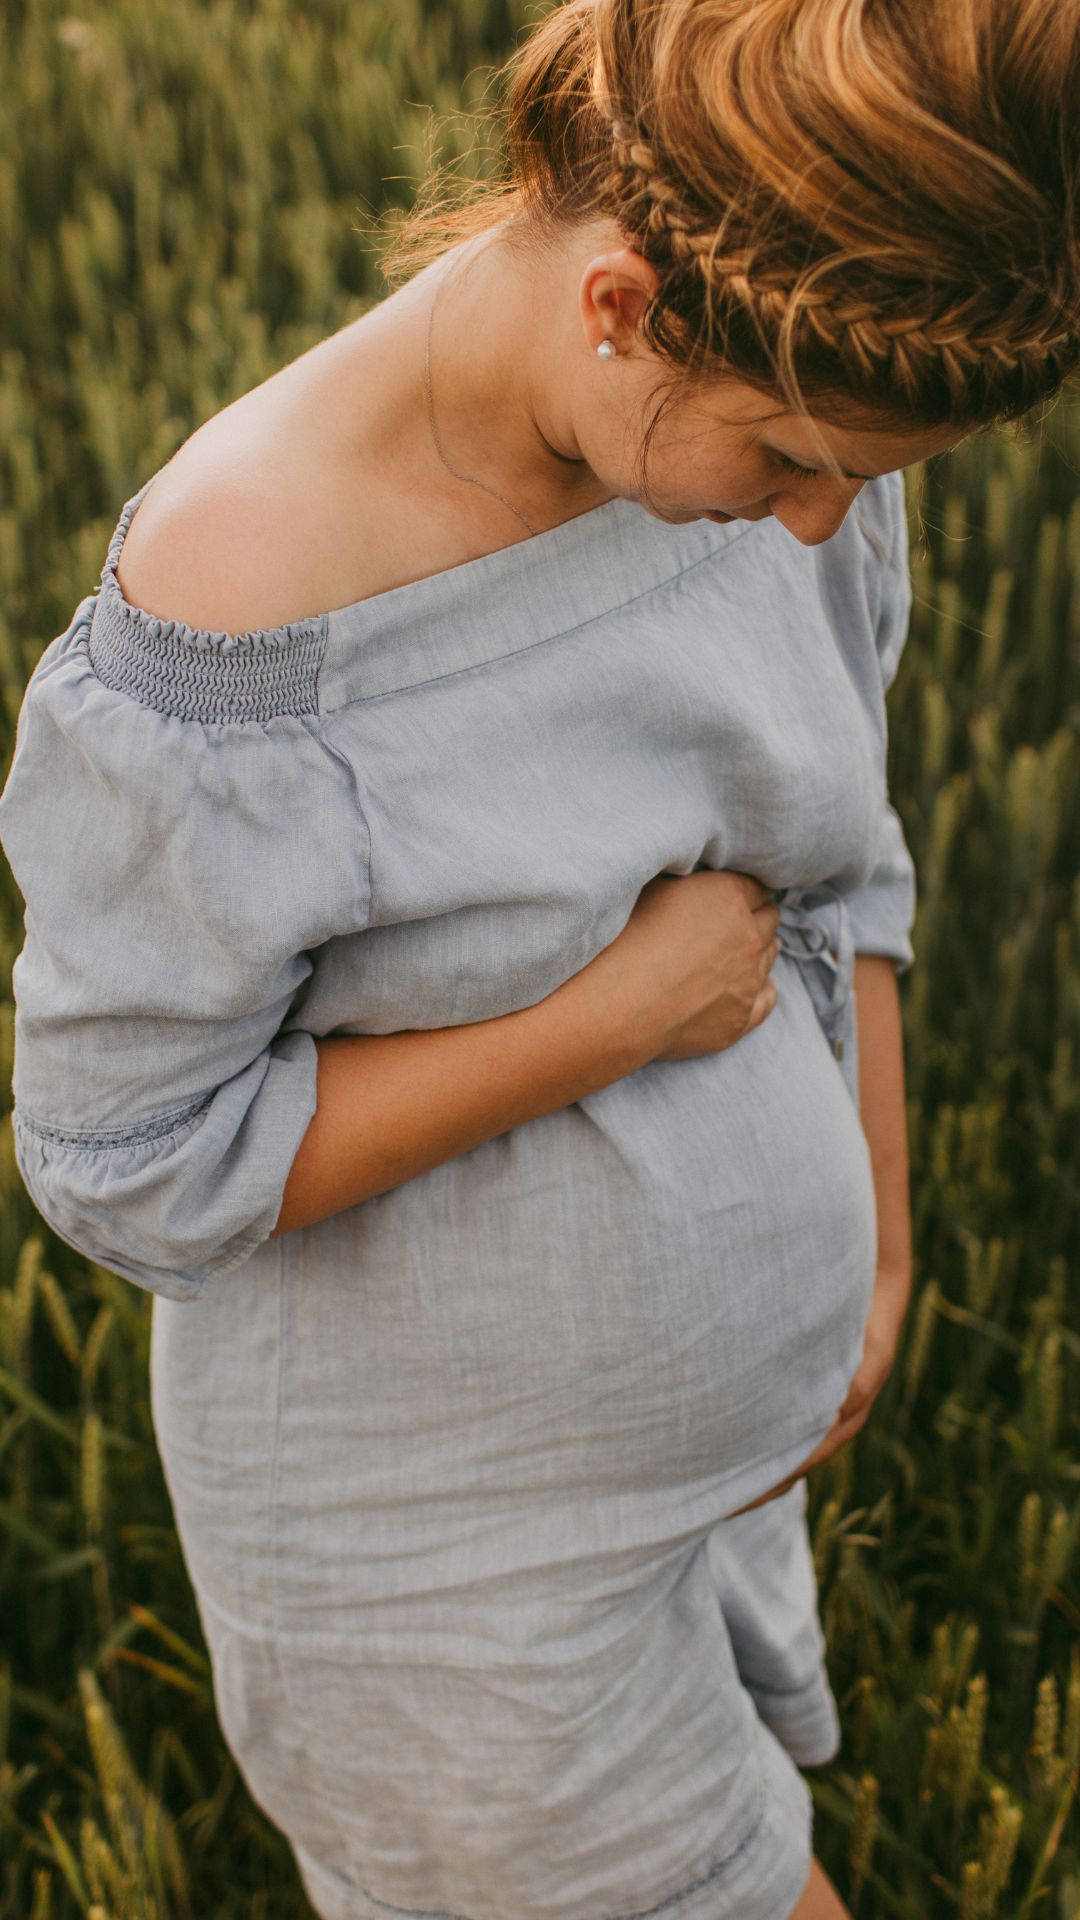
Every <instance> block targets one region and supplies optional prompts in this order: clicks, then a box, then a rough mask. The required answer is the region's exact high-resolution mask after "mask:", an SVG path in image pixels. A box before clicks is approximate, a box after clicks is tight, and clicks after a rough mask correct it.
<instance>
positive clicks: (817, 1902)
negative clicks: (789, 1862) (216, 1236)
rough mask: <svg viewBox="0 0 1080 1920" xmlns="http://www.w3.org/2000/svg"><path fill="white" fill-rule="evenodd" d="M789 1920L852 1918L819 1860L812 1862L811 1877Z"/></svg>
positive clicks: (789, 1915) (840, 1919)
mask: <svg viewBox="0 0 1080 1920" xmlns="http://www.w3.org/2000/svg"><path fill="white" fill-rule="evenodd" d="M787 1920H851V1914H850V1913H849V1912H848V1909H847V1908H846V1907H845V1905H844V1903H843V1901H842V1900H841V1898H840V1895H839V1894H838V1893H837V1891H836V1888H835V1887H834V1886H833V1883H832V1881H831V1880H830V1879H829V1876H828V1874H827V1873H826V1871H825V1869H824V1867H823V1866H822V1865H821V1862H820V1861H819V1860H817V1859H815V1860H814V1861H813V1862H812V1863H811V1867H810V1878H809V1880H808V1881H807V1883H806V1885H805V1887H804V1888H803V1890H802V1894H801V1896H800V1898H799V1901H798V1904H797V1905H796V1906H794V1907H792V1909H791V1912H790V1914H788V1916H787Z"/></svg>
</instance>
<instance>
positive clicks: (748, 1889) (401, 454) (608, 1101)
mask: <svg viewBox="0 0 1080 1920" xmlns="http://www.w3.org/2000/svg"><path fill="white" fill-rule="evenodd" d="M1078 76H1080V11H1078V7H1077V4H1076V0H880V3H879V4H877V5H875V6H873V7H871V6H870V5H869V4H867V0H738V3H737V4H736V3H735V0H699V3H698V4H694V5H690V4H687V3H686V0H654V4H645V0H596V4H595V5H592V4H583V3H582V0H571V4H569V5H565V6H562V7H560V8H558V9H557V10H556V11H554V12H552V13H550V14H549V15H548V16H547V17H546V18H545V19H544V20H543V22H542V23H541V25H540V26H538V27H537V28H536V30H535V31H534V32H533V33H532V35H531V37H530V38H529V40H528V41H527V43H526V44H525V45H524V46H523V48H522V49H520V50H519V52H518V54H517V55H516V56H515V59H514V62H513V63H512V69H511V75H510V87H509V93H508V100H507V128H508V136H509V142H508V147H509V157H510V173H509V177H508V180H507V183H506V186H505V188H504V189H496V188H492V189H490V190H489V191H487V192H485V193H484V194H483V195H482V196H481V197H480V198H479V200H478V201H477V203H476V204H475V205H474V206H472V207H471V208H468V209H466V210H465V212H464V213H463V214H459V216H458V218H457V222H456V225H455V224H454V223H451V226H450V228H449V233H450V238H451V242H452V243H451V244H449V245H447V244H446V238H447V231H448V230H447V228H446V227H445V225H444V224H442V223H440V219H439V216H438V214H437V213H436V214H434V215H421V216H418V217H417V219H416V221H415V222H414V223H413V225H412V227H411V228H410V230H409V233H408V234H407V236H406V240H405V242H404V243H403V246H402V249H401V251H400V254H399V256H398V257H397V260H396V267H397V268H400V267H401V266H402V264H403V262H404V260H405V259H406V258H407V257H409V245H410V243H414V257H415V258H417V259H419V260H421V261H422V262H423V261H425V260H426V264H424V265H423V268H422V271H420V272H419V273H417V274H416V275H415V276H414V277H412V278H411V279H406V281H405V283H404V284H403V285H401V286H400V287H398V288H397V290H396V291H394V292H393V293H392V294H391V296H390V297H389V298H387V299H386V300H385V301H383V302H382V303H381V304H379V305H377V306H376V307H374V308H373V309H372V310H371V311H369V312H368V313H365V314H364V315H363V316H362V318H361V319H360V320H358V321H357V322H355V323H353V324H351V325H350V326H347V327H346V328H344V329H343V330H342V331H341V332H339V333H337V334H335V335H334V336H333V337H332V338H330V339H327V340H325V341H323V342H322V343H320V345H319V346H318V347H316V348H315V349H313V350H312V351H311V352H309V353H306V354H304V355H303V356H302V357H301V358H300V359H299V360H297V361H296V362H294V363H293V364H292V365H290V366H288V367H286V368H284V369H283V370H282V371H281V372H280V373H278V374H276V375H275V376H274V377H273V378H272V379H270V380H268V381H266V382H265V383H264V384H263V385H262V386H260V387H258V388H257V389H255V390H254V391H253V392H251V393H249V394H246V395H244V396H243V397H242V398H241V399H240V400H238V401H237V402H235V403H234V404H232V405H231V406H229V407H226V408H225V409H224V410H223V411H222V412H221V413H219V414H218V415H216V416H215V417H214V418H213V419H212V420H211V421H209V422H208V423H206V424H205V425H204V426H202V427H201V428H200V429H199V430H198V432H196V433H195V434H193V435H192V437H191V438H190V439H189V440H188V441H187V442H185V444H184V445H183V446H182V447H181V449H180V450H179V452H178V453H177V454H176V455H175V456H174V458H173V459H172V460H170V461H169V463H168V464H167V466H166V467H164V468H163V469H162V470H161V471H160V472H159V473H157V474H155V475H153V476H152V478H151V479H150V480H148V481H147V482H145V483H144V485H143V486H142V487H141V488H140V489H139V491H138V492H137V493H136V494H135V495H134V496H133V497H132V498H131V499H130V500H128V501H127V502H126V503H125V505H124V508H123V511H122V514H121V516H120V520H119V523H118V525H117V527H116V531H115V533H114V536H113V539H112V542H111V543H110V546H109V550H108V554H107V557H106V560H105V564H104V566H103V569H102V575H101V591H100V593H99V594H96V595H91V596H87V597H86V598H85V599H84V600H83V601H82V602H81V603H80V605H79V606H78V608H77V609H76V611H75V613H74V615H73V618H72V621H71V624H70V625H69V627H68V629H67V631H66V632H65V633H63V634H61V635H60V636H59V637H58V638H57V639H56V640H54V641H53V643H52V645H51V646H50V647H49V648H48V649H47V650H46V652H45V655H44V657H43V659H42V661H41V663H40V665H39V667H38V669H37V671H36V672H35V674H34V677H33V680H32V682H31V685H30V688H29V690H28V693H27V697H26V701H25V704H24V707H23V711H22V715H21V718H20V725H19V739H18V746H17V752H16V756H15V760H14V765H13V769H12V772H11V775H10V777H9V780H8V784H7V786H6V788H5V791H4V794H3V798H2V801H0V836H2V839H3V845H4V848H5V851H6V853H7V856H8V858H9V860H10V862H11V865H12V868H13V871H14V874H15V877H16V879H17V881H18V884H19V886H20V887H21V889H22V891H23V894H24V896H25V900H26V905H27V934H26V944H25V946H24V949H23V952H22V955H21V956H20V959H19V961H18V964H17V967H16V974H15V987H16V997H17V1017H18V1024H17V1033H16V1066H15V1092H16V1115H15V1126H16V1138H17V1146H18V1155H19V1165H20V1167H21V1169H22V1173H23V1176H24V1178H25V1180H26V1183H27V1186H28V1188H29V1191H30V1193H31V1195H32V1196H33V1198H34V1200H35V1202H36V1204H37V1206H38V1207H39V1209H40V1211H41V1213H42V1214H43V1216H44V1217H45V1219H46V1220H47V1221H48V1222H49V1223H50V1224H51V1225H52V1227H53V1228H54V1229H55V1231H56V1232H57V1234H59V1235H60V1236H61V1238H62V1239H64V1240H66V1241H69V1242H70V1243H71V1244H72V1245H74V1246H76V1247H78V1248H81V1249H83V1250H85V1252H86V1253H87V1254H88V1255H90V1256H91V1257H93V1258H94V1259H96V1260H98V1261H101V1262H103V1263H104V1264H105V1265H106V1266H109V1267H111V1268H113V1269H114V1270H115V1271H116V1272H118V1273H121V1274H125V1275H127V1276H128V1277H129V1278H130V1279H131V1280H133V1281H134V1282H135V1283H136V1284H137V1285H140V1286H143V1287H147V1288H149V1289H150V1290H151V1291H152V1292H153V1294H154V1295H155V1299H154V1303H153V1345H152V1375H151V1385H152V1394H153V1411H154V1418H155V1424H156V1430H157V1434H158V1438H159V1442H160V1445H161V1451H162V1459H163V1462H164V1465H165V1470H166V1474H167V1476H168V1482H169V1487H170V1491H171V1494H172V1498H173V1502H174V1506H175V1512H176V1519H177V1524H178V1528H179V1531H180V1536H181V1540H182V1543H183V1547H184V1552H185V1556H186V1560H187V1565H188V1568H189V1571H190V1574H191V1578H192V1580H193V1583H194V1587H195V1591H196V1594H197V1596H198V1600H199V1606H200V1611H201V1614H202V1620H203V1625H204V1629H205V1633H206V1637H207V1641H208V1644H209V1647H210V1650H211V1654H212V1658H213V1665H214V1683H215V1691H216V1698H217V1703H218V1708H219V1712H220V1717H221V1723H222V1727H223V1729H224V1732H225V1736H226V1738H227V1740H228V1741H229V1744H230V1746H231V1748H232V1750H233V1752H234V1754H235V1755H236V1758H237V1760H238V1763H239V1765H240V1766H241V1768H242V1770H243V1772H244V1775H245V1777H246V1779H247V1781H248V1784H249V1786H250V1788H251V1791H252V1793H253V1794H254V1796H255V1798H256V1799H257V1800H258V1801H259V1802H260V1804H261V1805H262V1806H263V1807H264V1808H265V1810H266V1811H267V1813H268V1814H269V1816H270V1817H271V1818H272V1819H273V1820H274V1821H275V1822H277V1824H278V1825H279V1826H280V1827H281V1828H282V1830H283V1831H284V1832H285V1833H286V1835H287V1836H288V1838H289V1840H290V1843H291V1844H292V1846H293V1848H294V1851H295V1854H296V1858H297V1861H298V1863H299V1867H300V1871H301V1873H302V1875H303V1879H304V1884H305V1886H306V1888H307V1890H308V1892H309V1894H310V1897H311V1900H312V1902H313V1904H314V1906H315V1908H316V1910H317V1911H318V1912H319V1914H320V1915H322V1916H324V1917H325V1920H375V1916H383V1917H384V1920H385V1916H386V1915H388V1914H390V1915H393V1914H399V1915H409V1916H416V1915H424V1916H435V1915H439V1916H446V1915H455V1916H465V1917H467V1920H616V1916H618V1917H619V1920H622V1917H623V1916H629V1915H644V1914H648V1915H650V1916H663V1917H664V1920H668V1916H671V1920H675V1916H678V1920H735V1916H738V1920H782V1917H783V1916H787V1915H793V1916H798V1920H829V1917H835V1916H843V1914H844V1912H845V1909H844V1907H843V1905H842V1904H841V1902H840V1899H839V1897H838V1895H837V1894H836V1891H835V1889H834V1888H833V1887H832V1886H831V1883H830V1882H829V1880H828V1878H827V1876H826V1875H825V1874H824V1873H823V1872H822V1870H821V1869H820V1867H819V1866H818V1865H817V1863H816V1862H815V1861H814V1860H813V1857H812V1849H811V1804H812V1803H811V1798H810V1794H809V1790H808V1788H807V1785H806V1782H805V1780H804V1779H803V1777H802V1775H801V1773H800V1771H799V1768H800V1766H805V1765H810V1764H814V1763H819V1762H822V1761H825V1760H828V1759H830V1758H831V1757H832V1756H833V1755H835V1753H836V1752H837V1750H838V1744H839V1728H838V1723H837V1716H836V1707H835V1702H834V1700H833V1697H832V1694H831V1692H830V1690H829V1685H828V1680H827V1677H826V1673H825V1669H824V1666H823V1660H822V1654H823V1645H822V1636H821V1630H820V1625H819V1621H818V1616H817V1612H816V1598H815V1593H814V1585H813V1576H812V1567H811V1561H810V1556H809V1548H808V1542H807V1537H806V1527H805V1478H804V1477H803V1476H805V1473H806V1471H807V1468H808V1467H809V1465H810V1464H811V1463H812V1462H813V1461H815V1460H821V1459H824V1458H825V1457H826V1456H827V1455H828V1454H829V1453H831V1452H833V1451H835V1449H836V1447H838V1446H840V1445H842V1444H844V1443H845V1442H847V1441H848V1440H850V1439H851V1438H852V1436H853V1435H854V1433H856V1432H857V1431H858V1430H859V1427H860V1426H861V1425H862V1423H863V1421H864V1420H865V1418H866V1415H867V1412H868V1410H869V1407H870V1405H871V1403H872V1400H873V1396H874V1394H875V1393H876V1392H877V1390H878V1389H879V1387H880V1385H881V1383H882V1381H883V1380H884V1378H885V1377H886V1375H887V1373H888V1370H889V1366H890V1364H891V1361H892V1357H893V1353H894V1351H895V1345H896V1339H897V1333H898V1329H899V1326H900V1323H901V1320H902V1317H903V1313H904V1309H905V1306H906V1302H907V1293H908V1286H909V1276H910V1236H909V1225H908V1215H907V1193H906V1187H907V1163H906V1157H905V1151H904V1135H903V1073H902V1059H901V1039H900V1024H899V1011H898V992H897V986H896V974H897V972H898V971H900V970H902V969H903V968H904V967H906V966H908V965H909V964H910V963H911V961H912V959H913V951H912V948H911V944H910V939H909V935H910V929H911V925H912V919H913V909H914V876H913V872H912V867H911V861H910V856H909V854H908V851H907V848H906V846H905V844H904V840H903V835H902V832H901V829H900V823H899V820H898V818H897V816H896V813H895V812H894V810H893V809H892V808H891V806H890V805H889V802H888V799H887V797H886V790H885V745H886V739H885V712H884V693H885V691H886V689H887V688H888V686H889V684H890V682H891V680H892V677H893V675H894V674H895V672H896V668H897V663H898V659H899V656H900V651H901V648H902V646H903V643H904V634H905V625H906V618H907V613H908V607H909V601H910V588H909V585H908V581H907V574H906V568H905V556H906V545H905V517H904V494H903V479H902V472H901V469H902V468H903V467H904V466H906V465H908V464H910V463H912V462H915V461H919V460H923V459H925V458H927V457H928V456H930V455H932V454H934V453H937V452H941V451H944V450H945V449H947V448H948V447H950V446H952V445H954V444H956V442H957V441H958V440H959V439H961V438H962V437H963V436H964V435H965V434H967V433H970V432H971V431H973V430H976V429H978V428H980V427H984V426H991V425H995V424H997V423H998V422H1000V421H1003V420H1006V419H1016V418H1019V417H1020V416H1022V415H1023V414H1024V413H1025V412H1026V411H1028V410H1029V409H1030V408H1032V407H1033V406H1035V405H1036V404H1037V403H1039V402H1041V401H1043V400H1045V399H1046V398H1048V397H1049V396H1051V395H1052V394H1054V393H1055V392H1056V391H1057V390H1058V389H1059V388H1060V386H1061V385H1062V383H1063V381H1064V380H1065V379H1066V377H1067V376H1068V375H1070V374H1071V373H1072V372H1073V371H1074V370H1075V368H1076V365H1077V363H1078V359H1080V353H1078V341H1080V330H1078V306H1080V299H1078V296H1080V273H1078V252H1077V227H1076V197H1075V192H1076V185H1077V179H1076V174H1077V166H1076V153H1075V148H1074V146H1069V145H1068V143H1067V140H1066V135H1067V132H1068V130H1069V129H1070V128H1073V127H1075V124H1076V114H1077V109H1078V106H1080V78H1078ZM658 393H659V395H660V398H661V405H660V407H659V408H658V409H656V410H655V411H654V409H653V405H652V403H653V401H654V399H655V398H656V396H657V394H658ZM857 498H858V507H857V508H856V510H855V512H850V511H849V510H850V509H851V508H852V507H853V505H854V503H855V502H856V499H857ZM322 609H328V610H329V611H320V610H322ZM313 610H314V611H313Z"/></svg>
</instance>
